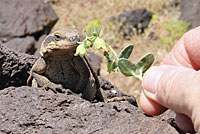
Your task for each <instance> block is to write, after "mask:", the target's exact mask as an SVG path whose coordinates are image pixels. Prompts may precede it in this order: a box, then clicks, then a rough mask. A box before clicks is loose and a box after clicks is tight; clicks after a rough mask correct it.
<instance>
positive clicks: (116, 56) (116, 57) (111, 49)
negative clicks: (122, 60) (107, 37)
mask: <svg viewBox="0 0 200 134" xmlns="http://www.w3.org/2000/svg"><path fill="white" fill-rule="evenodd" d="M106 47H107V48H109V49H110V51H111V52H112V53H113V54H114V56H115V59H116V60H117V61H118V60H119V57H118V55H117V53H116V52H115V51H114V50H113V48H112V47H111V46H110V45H108V44H107V43H106Z"/></svg>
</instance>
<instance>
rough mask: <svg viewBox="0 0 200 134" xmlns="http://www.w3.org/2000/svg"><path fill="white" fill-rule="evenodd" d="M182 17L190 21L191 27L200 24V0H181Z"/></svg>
mask: <svg viewBox="0 0 200 134" xmlns="http://www.w3.org/2000/svg"><path fill="white" fill-rule="evenodd" d="M179 6H180V12H181V16H180V19H181V20H184V21H186V22H189V23H190V26H189V29H192V28H195V27H197V26H200V21H199V20H200V1H199V0H182V1H181V2H180V5H179Z"/></svg>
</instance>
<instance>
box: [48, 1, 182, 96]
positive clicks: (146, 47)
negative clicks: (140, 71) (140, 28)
mask: <svg viewBox="0 0 200 134" xmlns="http://www.w3.org/2000/svg"><path fill="white" fill-rule="evenodd" d="M52 5H53V8H54V10H55V11H56V13H57V15H58V16H59V21H58V22H57V24H56V25H55V27H54V29H53V30H56V29H67V28H77V29H78V30H79V31H80V33H82V29H83V28H86V27H87V25H88V24H89V23H90V22H92V21H94V20H98V21H100V22H101V25H102V31H101V37H102V38H103V39H104V40H106V41H107V42H108V43H109V44H110V45H111V46H112V47H113V48H114V50H115V51H116V52H117V53H119V52H120V50H121V49H122V48H124V47H125V46H126V45H128V44H134V45H135V47H134V50H133V53H132V55H131V57H130V60H131V61H134V62H136V61H137V60H138V59H139V58H140V57H141V56H143V55H144V54H146V53H148V52H152V53H153V54H154V56H155V59H156V60H155V63H154V65H158V64H159V62H160V61H161V60H162V59H163V57H164V56H165V55H166V54H167V53H168V51H169V50H170V49H171V47H172V46H170V45H169V44H168V43H166V44H165V43H160V38H161V37H162V36H171V35H170V34H169V33H168V31H167V30H166V29H165V28H164V27H163V25H162V24H163V23H165V22H167V21H168V20H169V18H173V19H178V17H179V14H180V13H179V11H178V9H177V7H173V6H171V5H170V1H163V0H151V1H146V0H67V1H66V0H53V1H52ZM142 7H143V8H147V10H149V11H152V12H153V19H152V20H151V22H150V25H149V27H148V28H147V29H146V30H145V33H144V34H140V35H134V36H133V37H132V38H131V39H130V40H125V39H123V38H122V36H121V35H120V33H119V32H118V30H117V27H115V26H109V18H110V17H112V16H114V15H117V14H119V13H120V12H123V11H127V10H131V9H135V8H142ZM176 40H178V39H176V38H175V39H173V41H174V42H176ZM95 53H97V54H98V55H100V56H101V57H103V56H102V53H101V52H95ZM100 74H101V76H102V77H104V78H106V79H107V80H109V81H110V82H111V83H112V84H114V85H115V86H117V87H118V88H119V89H120V90H122V91H124V92H126V93H128V94H132V95H134V96H135V97H136V98H137V99H138V98H139V95H140V92H141V91H142V87H141V82H140V81H139V80H136V79H135V78H133V77H125V76H123V75H122V74H120V73H119V72H117V73H111V74H109V73H108V72H107V61H106V59H105V58H104V57H103V62H102V65H101V72H100Z"/></svg>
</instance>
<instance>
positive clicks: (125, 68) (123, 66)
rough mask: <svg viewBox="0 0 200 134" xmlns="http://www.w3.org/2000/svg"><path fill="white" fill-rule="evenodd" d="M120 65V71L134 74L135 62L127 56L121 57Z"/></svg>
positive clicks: (129, 74)
mask: <svg viewBox="0 0 200 134" xmlns="http://www.w3.org/2000/svg"><path fill="white" fill-rule="evenodd" d="M118 67H119V70H120V72H121V73H122V74H123V75H125V76H134V72H135V71H136V66H135V64H133V63H132V62H130V61H129V60H128V59H125V58H121V59H119V61H118Z"/></svg>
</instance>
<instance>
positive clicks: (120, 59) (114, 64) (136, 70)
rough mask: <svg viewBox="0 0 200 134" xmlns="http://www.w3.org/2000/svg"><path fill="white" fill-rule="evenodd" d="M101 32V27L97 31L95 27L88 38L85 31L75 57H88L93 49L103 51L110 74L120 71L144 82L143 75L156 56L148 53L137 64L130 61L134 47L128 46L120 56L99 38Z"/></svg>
mask: <svg viewBox="0 0 200 134" xmlns="http://www.w3.org/2000/svg"><path fill="white" fill-rule="evenodd" d="M100 31H101V27H100V26H99V27H98V28H97V29H96V28H95V27H94V28H93V29H92V33H91V36H88V34H87V33H86V30H85V29H84V30H83V34H84V36H85V39H84V40H83V41H82V42H78V44H79V46H78V47H77V49H76V53H75V56H77V55H80V56H81V57H83V56H85V55H87V51H86V50H87V49H88V48H90V47H93V46H94V48H95V49H97V50H98V49H103V50H104V56H105V57H106V59H107V61H108V65H107V67H108V72H109V73H111V72H116V71H117V70H118V69H119V70H120V72H121V73H122V74H123V75H125V76H134V77H136V78H138V79H139V80H142V76H143V74H144V73H145V72H146V71H147V69H149V67H150V66H151V65H152V64H153V62H154V56H153V54H152V53H148V54H146V55H144V56H143V57H142V58H140V59H139V60H138V62H137V63H136V64H134V63H133V62H131V61H129V60H128V58H129V56H130V55H131V53H132V51H133V48H134V45H132V44H129V45H127V46H126V47H125V48H124V49H122V51H121V52H120V54H119V56H118V55H117V53H116V52H115V51H114V49H113V48H112V47H111V46H110V45H108V44H107V43H106V42H105V41H104V40H103V39H101V38H100V37H99V33H100Z"/></svg>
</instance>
